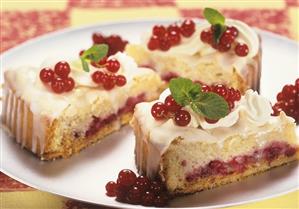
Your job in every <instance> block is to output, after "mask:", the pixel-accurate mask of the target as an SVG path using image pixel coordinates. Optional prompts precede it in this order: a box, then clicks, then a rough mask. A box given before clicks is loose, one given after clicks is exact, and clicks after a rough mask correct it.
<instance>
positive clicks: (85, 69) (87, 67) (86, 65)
mask: <svg viewBox="0 0 299 209" xmlns="http://www.w3.org/2000/svg"><path fill="white" fill-rule="evenodd" d="M80 60H81V63H82V67H83V70H84V71H85V72H89V66H88V63H87V62H86V61H85V59H84V58H83V57H80Z"/></svg>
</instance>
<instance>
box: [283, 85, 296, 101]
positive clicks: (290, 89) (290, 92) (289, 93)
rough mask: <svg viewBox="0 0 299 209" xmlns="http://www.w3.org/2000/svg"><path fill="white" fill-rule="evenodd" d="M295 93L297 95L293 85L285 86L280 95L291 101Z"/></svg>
mask: <svg viewBox="0 0 299 209" xmlns="http://www.w3.org/2000/svg"><path fill="white" fill-rule="evenodd" d="M296 93H297V89H296V87H295V86H294V85H285V86H284V87H283V88H282V94H283V96H284V98H287V99H291V98H293V97H295V95H296Z"/></svg>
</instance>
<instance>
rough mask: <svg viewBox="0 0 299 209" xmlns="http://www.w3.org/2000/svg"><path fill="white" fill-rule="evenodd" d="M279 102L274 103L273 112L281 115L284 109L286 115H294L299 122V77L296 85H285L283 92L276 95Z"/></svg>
mask: <svg viewBox="0 0 299 209" xmlns="http://www.w3.org/2000/svg"><path fill="white" fill-rule="evenodd" d="M276 99H277V102H276V103H275V104H274V105H273V107H272V109H273V114H272V115H275V116H277V115H279V113H280V112H281V111H284V112H285V113H286V115H288V116H290V117H293V118H294V119H295V121H296V123H297V124H298V123H299V78H297V79H296V81H295V83H294V85H291V84H288V85H285V86H284V87H283V88H282V90H281V92H279V93H278V94H277V96H276Z"/></svg>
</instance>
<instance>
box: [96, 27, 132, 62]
mask: <svg viewBox="0 0 299 209" xmlns="http://www.w3.org/2000/svg"><path fill="white" fill-rule="evenodd" d="M92 40H93V43H94V44H107V45H108V46H109V51H108V55H107V56H108V57H109V56H110V55H113V54H115V53H116V52H119V51H120V52H123V51H124V49H125V47H126V45H127V43H128V41H126V40H124V39H122V38H121V37H120V36H118V35H110V36H104V35H103V34H101V33H94V34H92Z"/></svg>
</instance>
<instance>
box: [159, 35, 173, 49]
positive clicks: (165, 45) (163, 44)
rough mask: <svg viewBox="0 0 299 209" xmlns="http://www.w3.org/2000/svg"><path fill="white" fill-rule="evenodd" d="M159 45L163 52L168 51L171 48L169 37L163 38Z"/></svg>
mask: <svg viewBox="0 0 299 209" xmlns="http://www.w3.org/2000/svg"><path fill="white" fill-rule="evenodd" d="M159 44H160V49H161V50H162V51H167V50H168V49H170V47H171V44H170V41H169V40H168V38H167V37H163V38H161V39H160V43H159Z"/></svg>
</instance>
